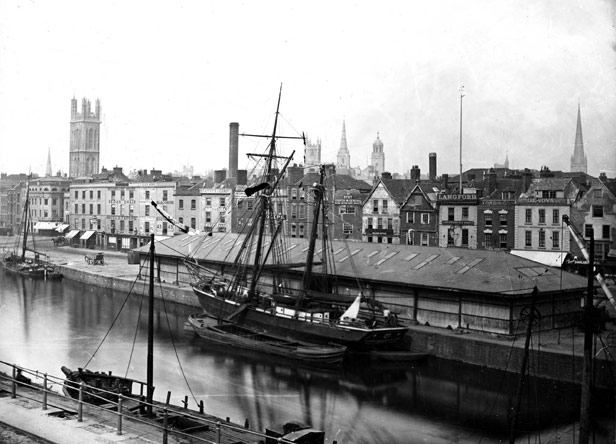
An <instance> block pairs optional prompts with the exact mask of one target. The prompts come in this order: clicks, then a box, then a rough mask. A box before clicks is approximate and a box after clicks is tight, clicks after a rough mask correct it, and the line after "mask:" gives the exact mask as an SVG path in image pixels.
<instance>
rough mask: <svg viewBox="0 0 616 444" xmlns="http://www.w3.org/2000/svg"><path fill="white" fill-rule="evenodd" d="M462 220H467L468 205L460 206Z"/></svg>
mask: <svg viewBox="0 0 616 444" xmlns="http://www.w3.org/2000/svg"><path fill="white" fill-rule="evenodd" d="M462 220H468V207H462Z"/></svg>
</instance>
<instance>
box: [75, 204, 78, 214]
mask: <svg viewBox="0 0 616 444" xmlns="http://www.w3.org/2000/svg"><path fill="white" fill-rule="evenodd" d="M77 213H79V204H75V214H77Z"/></svg>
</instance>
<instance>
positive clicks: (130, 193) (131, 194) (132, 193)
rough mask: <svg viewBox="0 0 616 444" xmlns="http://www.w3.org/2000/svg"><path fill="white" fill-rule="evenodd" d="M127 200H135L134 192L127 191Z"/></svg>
mask: <svg viewBox="0 0 616 444" xmlns="http://www.w3.org/2000/svg"><path fill="white" fill-rule="evenodd" d="M128 198H129V199H134V198H135V190H128Z"/></svg>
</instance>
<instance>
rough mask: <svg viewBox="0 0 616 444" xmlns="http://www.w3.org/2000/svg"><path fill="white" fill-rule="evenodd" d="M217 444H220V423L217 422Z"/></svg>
mask: <svg viewBox="0 0 616 444" xmlns="http://www.w3.org/2000/svg"><path fill="white" fill-rule="evenodd" d="M216 444H220V421H216Z"/></svg>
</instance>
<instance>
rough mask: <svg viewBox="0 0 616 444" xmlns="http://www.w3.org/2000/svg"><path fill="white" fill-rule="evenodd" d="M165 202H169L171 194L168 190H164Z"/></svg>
mask: <svg viewBox="0 0 616 444" xmlns="http://www.w3.org/2000/svg"><path fill="white" fill-rule="evenodd" d="M163 200H169V192H168V191H167V190H163Z"/></svg>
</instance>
